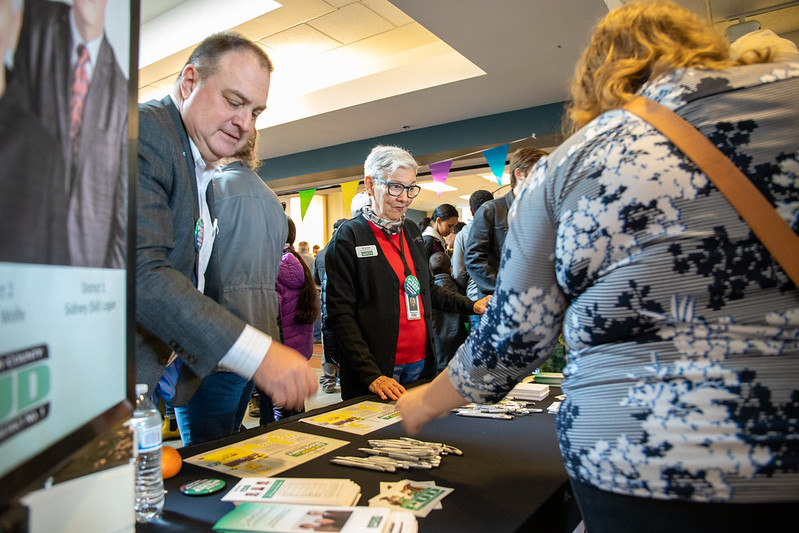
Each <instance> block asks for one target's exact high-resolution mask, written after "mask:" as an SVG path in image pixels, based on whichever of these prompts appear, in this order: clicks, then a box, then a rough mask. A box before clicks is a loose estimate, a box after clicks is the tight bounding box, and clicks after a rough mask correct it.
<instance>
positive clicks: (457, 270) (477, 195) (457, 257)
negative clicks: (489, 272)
mask: <svg viewBox="0 0 799 533" xmlns="http://www.w3.org/2000/svg"><path fill="white" fill-rule="evenodd" d="M493 199H494V195H493V194H491V192H490V191H486V190H485V189H478V190H476V191H474V192H473V193H472V194H471V196H469V210H470V211H471V213H472V217H474V214H475V213H476V212H477V210H478V209H479V208H480V206H481V205H483V204H484V203H486V202H487V201H489V200H493ZM471 230H472V223H471V222H469V223H468V224H466V225H465V226H464V227H463V229H462V230H461V231H459V232H458V234H457V235H456V236H455V244H454V245H453V247H452V277H454V278H455V282H456V283H457V284H458V286H460V287H466V296H468V297H469V298H470V299H472V300H477V299H479V298H480V296H479V293H478V290H477V284H476V283H475V282H474V281H473V280H472V278H470V277H469V273H468V272H467V271H466V265H465V264H464V262H463V254H464V250H465V249H466V243H467V242H469V236H470V233H471ZM479 322H480V315H470V316H469V328H470V330H472V329H474V328H476V327H477V324H478V323H479Z"/></svg>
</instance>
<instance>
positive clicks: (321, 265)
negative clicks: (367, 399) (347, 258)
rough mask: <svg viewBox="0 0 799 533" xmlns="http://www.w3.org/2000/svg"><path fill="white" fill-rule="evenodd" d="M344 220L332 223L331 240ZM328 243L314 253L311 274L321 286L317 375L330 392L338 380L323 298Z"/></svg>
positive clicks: (325, 283)
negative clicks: (314, 258) (318, 367)
mask: <svg viewBox="0 0 799 533" xmlns="http://www.w3.org/2000/svg"><path fill="white" fill-rule="evenodd" d="M346 221H347V219H346V218H340V219H338V220H336V221H335V222H334V223H333V235H332V237H331V240H332V239H334V238H335V236H336V231H337V230H338V228H339V227H341V225H342V224H344V223H345V222H346ZM329 245H330V243H329V242H328V244H326V245H325V247H324V248H322V249H321V250H319V253H318V254H316V260H315V261H314V270H313V275H314V281H316V284H317V285H319V286H320V287H322V375H321V376H320V377H319V384H320V385H321V386H322V390H323V391H324V392H326V393H328V394H332V393H334V392H336V382H337V381H338V344H337V343H336V337H335V335H333V332H332V331H331V330H330V326H328V324H327V306H326V305H325V300H326V299H327V294H326V289H327V274H326V271H325V252H326V251H327V247H328V246H329Z"/></svg>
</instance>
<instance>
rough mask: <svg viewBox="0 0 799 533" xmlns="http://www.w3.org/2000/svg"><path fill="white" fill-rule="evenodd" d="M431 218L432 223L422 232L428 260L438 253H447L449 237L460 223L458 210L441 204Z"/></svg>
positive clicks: (449, 205)
mask: <svg viewBox="0 0 799 533" xmlns="http://www.w3.org/2000/svg"><path fill="white" fill-rule="evenodd" d="M430 218H431V220H432V222H431V223H430V224H429V225H428V226H427V227H426V228H425V229H424V231H423V232H422V239H424V249H425V251H426V252H427V257H428V259H429V258H430V256H431V255H433V254H434V253H436V252H444V253H446V252H447V237H448V236H449V235H450V234H451V233H452V229H453V228H454V227H455V224H457V223H458V210H457V209H455V206H454V205H451V204H441V205H439V206H438V207H436V208H435V209H434V210H433V216H432V217H430Z"/></svg>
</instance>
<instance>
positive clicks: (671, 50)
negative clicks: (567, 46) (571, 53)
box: [567, 0, 736, 133]
mask: <svg viewBox="0 0 799 533" xmlns="http://www.w3.org/2000/svg"><path fill="white" fill-rule="evenodd" d="M729 49H730V45H729V43H728V42H727V40H726V39H725V38H724V37H723V36H722V35H720V34H718V33H716V32H715V31H714V30H713V28H712V27H711V26H710V25H709V24H708V23H707V22H706V21H704V20H703V19H701V18H700V17H699V16H698V15H696V14H694V13H693V12H691V11H689V10H687V9H685V8H682V7H680V6H678V5H677V4H675V3H673V2H671V1H668V0H656V1H637V2H631V3H629V4H626V5H624V6H622V7H619V8H617V9H614V10H612V11H610V12H609V13H608V14H607V15H606V16H605V18H604V19H602V20H601V21H600V22H599V23H598V24H597V25H596V26H595V27H594V31H593V33H592V35H591V41H590V43H589V44H588V47H587V48H586V49H585V50H584V51H583V54H582V56H581V58H580V60H579V61H578V62H577V67H576V69H575V73H574V80H573V81H572V85H571V96H572V103H571V104H570V105H569V107H568V109H567V119H568V121H569V122H570V123H571V124H570V125H569V126H570V127H571V129H570V130H569V133H574V132H575V131H577V130H578V129H580V128H581V127H583V126H585V125H586V124H588V123H589V122H590V121H591V120H593V119H594V118H595V117H597V116H599V115H600V114H602V113H603V112H605V111H608V110H610V109H616V108H618V107H621V106H622V105H624V104H625V103H627V102H628V101H629V100H631V99H632V98H633V96H634V95H635V93H636V92H637V91H638V89H640V88H641V86H642V85H643V84H644V83H645V82H646V81H648V80H652V79H655V78H657V77H658V76H660V75H662V74H665V73H666V72H670V71H673V70H675V69H678V68H683V67H694V68H706V69H712V70H719V69H724V68H728V67H730V66H733V65H735V64H736V62H735V61H733V60H731V59H730V52H729Z"/></svg>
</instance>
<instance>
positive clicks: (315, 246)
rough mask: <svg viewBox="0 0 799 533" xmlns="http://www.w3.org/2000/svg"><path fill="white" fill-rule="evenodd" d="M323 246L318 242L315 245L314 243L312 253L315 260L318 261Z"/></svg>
mask: <svg viewBox="0 0 799 533" xmlns="http://www.w3.org/2000/svg"><path fill="white" fill-rule="evenodd" d="M321 248H322V247H321V246H319V245H318V244H314V245H313V248H311V253H312V254H313V257H314V262H315V261H316V256H317V254H318V253H319V250H320V249H321Z"/></svg>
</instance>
